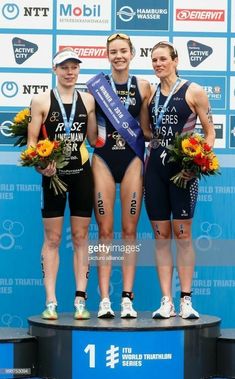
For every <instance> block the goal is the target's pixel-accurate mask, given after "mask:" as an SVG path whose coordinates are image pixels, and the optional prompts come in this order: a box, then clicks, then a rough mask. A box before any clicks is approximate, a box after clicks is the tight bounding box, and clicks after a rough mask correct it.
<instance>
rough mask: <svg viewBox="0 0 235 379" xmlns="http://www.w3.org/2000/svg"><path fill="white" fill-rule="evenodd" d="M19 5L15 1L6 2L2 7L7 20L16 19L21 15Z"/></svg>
mask: <svg viewBox="0 0 235 379" xmlns="http://www.w3.org/2000/svg"><path fill="white" fill-rule="evenodd" d="M19 13H20V10H19V7H18V6H17V5H16V4H14V3H6V4H5V5H4V6H3V8H2V15H3V17H5V18H6V19H7V20H14V19H15V18H17V17H18V16H19Z"/></svg>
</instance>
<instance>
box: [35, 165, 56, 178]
mask: <svg viewBox="0 0 235 379" xmlns="http://www.w3.org/2000/svg"><path fill="white" fill-rule="evenodd" d="M36 171H37V172H39V174H42V175H44V176H49V177H50V176H53V175H55V173H56V163H55V162H51V163H49V164H48V166H47V167H46V168H40V167H36Z"/></svg>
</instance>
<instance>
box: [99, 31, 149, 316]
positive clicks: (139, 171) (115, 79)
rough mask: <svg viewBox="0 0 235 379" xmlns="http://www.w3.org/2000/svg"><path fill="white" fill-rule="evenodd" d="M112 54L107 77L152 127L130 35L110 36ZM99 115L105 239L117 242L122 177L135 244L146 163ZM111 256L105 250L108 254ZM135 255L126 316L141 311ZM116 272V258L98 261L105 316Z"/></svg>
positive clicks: (130, 261) (124, 219) (128, 266)
mask: <svg viewBox="0 0 235 379" xmlns="http://www.w3.org/2000/svg"><path fill="white" fill-rule="evenodd" d="M107 55H108V59H109V62H110V64H111V74H110V75H106V79H107V80H108V82H109V84H110V86H111V87H112V89H113V91H114V92H115V93H116V94H117V95H118V97H119V98H120V100H121V102H122V103H123V104H124V105H125V108H126V109H127V110H128V112H129V113H130V114H131V115H132V116H133V117H134V118H135V119H138V120H139V121H140V126H139V127H141V128H142V129H143V131H144V128H145V129H146V130H148V131H149V132H150V129H149V124H148V122H147V120H148V107H147V103H148V99H149V96H150V85H149V83H148V82H147V81H145V80H142V79H139V78H136V77H135V76H131V75H130V73H129V65H130V62H131V60H132V58H133V46H132V43H131V40H130V38H129V36H127V35H125V34H113V35H111V36H109V37H108V39H107ZM97 118H98V124H99V138H98V141H97V144H96V148H95V150H94V154H93V159H92V168H93V174H94V182H95V215H96V220H97V223H98V227H99V239H100V241H101V242H105V244H106V245H107V247H108V245H109V244H111V243H112V239H113V223H114V203H115V193H116V183H120V200H121V212H122V214H121V223H122V239H123V242H124V243H125V244H127V245H133V246H134V244H135V238H136V227H137V222H138V219H139V214H140V209H141V202H142V193H143V163H142V161H141V159H140V158H139V157H138V156H137V155H136V153H135V151H134V150H132V148H131V147H130V146H129V145H128V143H127V142H126V140H125V139H124V138H123V136H121V135H120V133H118V131H117V130H116V129H115V128H114V126H113V125H112V124H111V122H110V121H109V120H108V118H107V117H106V116H105V115H104V113H103V111H102V110H101V109H100V108H99V107H98V116H97ZM101 123H102V125H101ZM143 145H144V144H143ZM110 246H111V245H110ZM101 254H102V252H101ZM106 256H107V255H106V254H105V253H104V258H105V257H106ZM135 256H136V252H135V253H132V254H123V262H122V274H123V292H122V301H121V317H122V318H136V317H137V312H136V311H135V310H134V308H133V305H132V300H133V293H132V289H133V282H134V275H135ZM110 276H111V260H108V259H106V260H105V262H103V261H101V260H100V261H98V277H99V288H100V296H101V301H100V305H99V311H98V317H99V318H112V317H114V316H115V315H114V311H113V310H112V308H111V302H110V297H109V291H110V289H109V286H110Z"/></svg>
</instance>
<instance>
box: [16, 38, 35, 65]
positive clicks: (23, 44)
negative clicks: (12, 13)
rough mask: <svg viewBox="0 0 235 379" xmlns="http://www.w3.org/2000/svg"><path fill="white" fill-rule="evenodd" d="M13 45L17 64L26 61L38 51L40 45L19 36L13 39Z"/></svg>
mask: <svg viewBox="0 0 235 379" xmlns="http://www.w3.org/2000/svg"><path fill="white" fill-rule="evenodd" d="M12 46H13V51H14V56H15V61H16V63H17V64H22V63H24V62H25V61H26V60H27V59H29V58H30V57H31V56H32V55H33V54H35V53H36V51H38V45H36V44H35V43H32V42H29V41H26V40H24V39H21V38H17V37H15V38H13V39H12Z"/></svg>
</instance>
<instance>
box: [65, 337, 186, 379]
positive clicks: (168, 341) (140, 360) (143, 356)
mask: <svg viewBox="0 0 235 379" xmlns="http://www.w3.org/2000/svg"><path fill="white" fill-rule="evenodd" d="M94 369H95V374H96V377H98V378H101V377H103V376H104V377H105V376H106V377H111V372H112V378H114V379H115V378H118V379H119V378H120V377H121V376H122V377H125V378H127V377H128V378H130V379H138V378H141V379H142V378H143V377H144V376H149V372H151V371H152V372H157V373H158V377H159V378H164V379H171V378H172V377H174V378H175V379H182V378H183V377H184V332H183V331H182V330H171V331H156V332H151V333H149V332H143V331H141V333H140V332H134V331H131V332H125V331H124V332H121V331H112V335H110V332H109V331H102V332H100V333H98V332H96V333H94V332H93V331H92V332H90V331H85V332H83V331H73V332H72V378H73V379H75V378H77V377H78V375H82V376H87V377H88V378H89V377H91V376H92V374H93V372H94Z"/></svg>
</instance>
